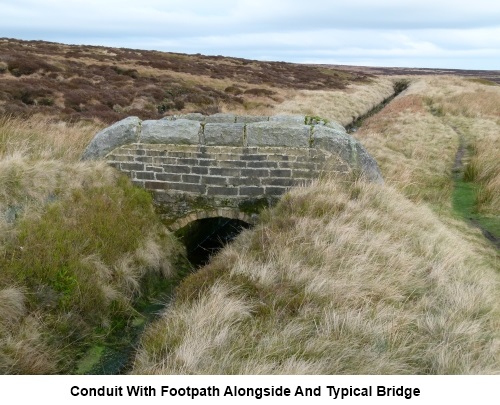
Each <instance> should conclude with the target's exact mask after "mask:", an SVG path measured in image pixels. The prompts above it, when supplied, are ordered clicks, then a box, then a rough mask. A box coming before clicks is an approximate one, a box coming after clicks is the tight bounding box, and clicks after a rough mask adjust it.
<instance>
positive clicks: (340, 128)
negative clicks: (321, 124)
mask: <svg viewBox="0 0 500 405" xmlns="http://www.w3.org/2000/svg"><path fill="white" fill-rule="evenodd" d="M325 126H326V127H328V128H332V129H335V130H337V131H340V132H345V128H344V127H343V126H342V125H340V124H339V123H338V122H335V121H328V122H327V123H325Z"/></svg>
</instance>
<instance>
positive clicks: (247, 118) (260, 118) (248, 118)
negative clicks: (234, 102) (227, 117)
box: [236, 115, 269, 124]
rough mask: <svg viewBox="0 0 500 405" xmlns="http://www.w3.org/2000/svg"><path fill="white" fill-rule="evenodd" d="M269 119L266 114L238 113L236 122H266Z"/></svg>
mask: <svg viewBox="0 0 500 405" xmlns="http://www.w3.org/2000/svg"><path fill="white" fill-rule="evenodd" d="M264 121H269V117H268V116H265V115H237V116H236V122H241V123H244V124H248V123H250V122H264Z"/></svg>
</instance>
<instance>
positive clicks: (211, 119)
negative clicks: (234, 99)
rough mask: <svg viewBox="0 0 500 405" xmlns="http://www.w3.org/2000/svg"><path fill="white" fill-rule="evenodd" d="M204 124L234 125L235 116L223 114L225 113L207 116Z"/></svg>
mask: <svg viewBox="0 0 500 405" xmlns="http://www.w3.org/2000/svg"><path fill="white" fill-rule="evenodd" d="M205 122H206V123H207V124H208V123H227V124H231V123H232V124H234V123H235V122H236V116H235V115H234V114H225V113H219V114H213V115H209V116H207V117H206V118H205Z"/></svg>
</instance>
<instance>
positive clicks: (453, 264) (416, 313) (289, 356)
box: [132, 180, 500, 374]
mask: <svg viewBox="0 0 500 405" xmlns="http://www.w3.org/2000/svg"><path fill="white" fill-rule="evenodd" d="M498 277H499V276H498V272H495V271H493V270H492V269H491V268H490V267H489V266H488V265H487V264H485V261H484V259H483V258H482V257H481V255H479V254H477V253H476V251H475V249H474V248H473V247H472V246H471V245H469V244H468V243H467V242H465V241H464V240H462V239H461V238H460V237H459V236H457V235H456V233H455V232H454V231H453V230H452V229H450V228H448V227H447V226H446V225H445V224H443V223H442V222H441V221H440V220H439V218H438V217H437V216H436V215H435V214H434V213H433V212H432V211H431V210H429V209H428V208H426V207H424V206H419V205H416V204H415V203H412V202H410V201H409V200H407V199H406V198H404V197H403V196H402V195H401V194H400V193H399V192H397V191H395V190H394V189H393V188H391V187H388V186H377V185H370V184H364V183H360V182H355V183H354V184H347V183H342V182H340V181H335V180H329V181H322V182H319V183H316V184H314V185H313V186H311V187H308V188H300V189H295V190H293V191H292V192H291V193H290V194H289V195H287V196H285V198H284V199H283V200H282V201H281V202H280V203H279V204H278V206H277V207H275V208H274V209H272V210H271V211H270V212H268V213H267V214H266V215H265V218H264V220H263V223H262V224H261V225H259V226H258V227H257V228H255V229H254V230H251V231H246V232H244V233H243V234H242V235H241V236H240V237H239V238H238V239H237V240H236V241H235V242H234V243H233V244H232V245H231V246H229V247H226V248H225V249H224V251H223V252H222V253H221V254H220V255H219V256H217V257H216V258H215V259H214V260H213V261H212V262H211V263H210V264H209V265H208V266H207V267H205V268H204V269H202V270H200V272H199V273H198V274H196V275H193V276H190V277H188V278H187V279H186V280H185V281H184V283H183V284H182V285H181V287H180V289H179V291H178V295H177V299H176V301H175V303H174V305H173V306H172V308H170V309H169V310H167V311H166V312H165V313H164V315H163V317H162V319H161V320H160V321H158V322H157V323H156V324H155V325H153V326H152V327H150V328H149V329H148V330H147V332H146V334H145V336H144V338H143V339H142V342H141V347H140V349H139V352H138V355H137V358H136V361H135V367H134V369H133V371H132V372H133V373H139V374H142V373H148V374H149V373H151V374H179V373H189V374H190V373H196V374H198V373H199V374H205V373H208V374H225V373H229V374H234V373H250V374H270V373H272V374H291V373H298V374H308V373H321V374H407V373H410V374H468V373H473V374H486V373H497V372H499V371H500V369H499V364H500V363H499V361H500V357H499V354H500V353H499V347H500V346H499V338H500V335H499V330H500V328H499V326H500V325H499V318H498V316H499V312H498V311H499V306H498V300H497V299H496V297H498V292H499V291H498V288H499V284H498V282H499V279H498ZM200 336H203V337H204V338H203V339H200V338H199V337H200Z"/></svg>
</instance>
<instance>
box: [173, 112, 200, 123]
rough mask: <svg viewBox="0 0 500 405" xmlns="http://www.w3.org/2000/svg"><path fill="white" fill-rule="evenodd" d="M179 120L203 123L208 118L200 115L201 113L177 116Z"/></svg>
mask: <svg viewBox="0 0 500 405" xmlns="http://www.w3.org/2000/svg"><path fill="white" fill-rule="evenodd" d="M176 118H177V119H184V120H192V121H199V122H203V121H205V119H206V118H207V116H206V115H203V114H200V113H189V114H181V115H177V116H176Z"/></svg>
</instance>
